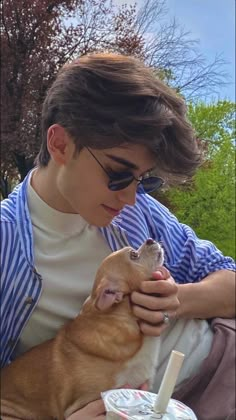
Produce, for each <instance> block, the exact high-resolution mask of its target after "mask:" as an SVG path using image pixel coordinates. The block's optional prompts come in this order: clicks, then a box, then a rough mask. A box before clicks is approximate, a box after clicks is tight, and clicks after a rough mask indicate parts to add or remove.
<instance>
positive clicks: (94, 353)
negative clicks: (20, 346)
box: [1, 241, 165, 420]
mask: <svg viewBox="0 0 236 420" xmlns="http://www.w3.org/2000/svg"><path fill="white" fill-rule="evenodd" d="M137 252H138V254H135V252H134V250H132V248H130V247H126V248H123V249H121V250H119V251H117V252H114V253H112V254H111V255H109V256H108V257H107V258H106V259H105V260H104V261H103V263H102V264H101V266H100V268H99V269H98V271H97V275H96V278H95V282H94V286H93V289H92V292H91V295H90V296H89V298H88V299H87V300H86V301H85V303H84V305H83V307H82V310H81V312H80V314H79V315H78V316H77V317H76V318H75V319H74V320H72V321H70V322H69V323H68V324H66V325H65V326H64V327H62V328H61V329H60V330H59V332H58V334H57V335H56V337H55V338H54V339H52V340H49V341H47V342H45V343H42V344H41V345H39V346H36V347H34V348H33V349H31V350H29V351H28V352H26V353H25V354H23V355H22V356H20V357H19V358H17V359H16V360H15V361H14V362H13V363H11V364H10V365H9V366H7V367H5V368H4V369H3V370H2V373H1V383H2V399H1V415H2V419H3V420H5V419H24V420H29V419H30V420H47V419H48V420H49V419H57V420H63V419H64V418H65V417H67V416H68V415H70V414H71V413H73V412H74V411H76V410H78V409H79V408H82V407H83V406H85V405H86V404H87V403H89V402H90V401H93V400H96V399H98V398H100V394H101V392H102V391H105V390H108V389H113V388H118V387H122V386H123V385H124V384H126V383H129V384H130V385H131V386H132V387H134V388H135V387H138V386H139V385H140V384H141V383H143V382H144V381H146V380H151V379H152V378H151V377H152V375H153V374H154V373H155V366H156V363H157V357H158V348H159V340H160V339H159V338H156V337H144V336H143V335H142V333H141V332H140V329H139V326H138V322H137V319H136V318H135V316H134V315H133V312H132V308H131V303H130V294H131V293H132V291H134V290H139V286H140V283H141V282H142V281H144V280H147V279H148V278H150V276H151V273H152V272H153V271H154V270H156V269H157V268H159V267H160V266H161V265H162V263H163V251H162V249H161V247H160V245H159V244H158V243H156V242H154V241H153V243H152V244H150V241H149V244H148V241H147V244H146V243H145V244H143V245H142V246H141V247H140V248H139V250H138V251H137ZM137 255H139V256H137ZM161 270H165V269H164V267H162V268H161ZM151 354H152V355H153V357H151Z"/></svg>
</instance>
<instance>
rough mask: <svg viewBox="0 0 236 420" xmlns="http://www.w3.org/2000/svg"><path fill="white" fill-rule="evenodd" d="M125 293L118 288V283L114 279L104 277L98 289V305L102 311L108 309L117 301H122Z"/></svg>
mask: <svg viewBox="0 0 236 420" xmlns="http://www.w3.org/2000/svg"><path fill="white" fill-rule="evenodd" d="M123 296H124V293H123V292H121V291H120V290H118V285H117V284H115V282H114V280H112V279H109V278H107V277H103V279H102V281H101V283H100V286H99V287H98V289H97V299H96V303H95V304H96V307H97V308H98V309H99V310H100V311H106V310H107V309H109V308H111V306H112V305H114V304H115V303H119V302H121V301H122V299H123Z"/></svg>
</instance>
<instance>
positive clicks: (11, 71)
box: [1, 0, 224, 196]
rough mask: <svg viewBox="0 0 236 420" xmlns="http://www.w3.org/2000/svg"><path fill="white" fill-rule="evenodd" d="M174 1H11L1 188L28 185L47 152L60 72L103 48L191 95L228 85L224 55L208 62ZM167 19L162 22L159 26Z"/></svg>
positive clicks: (7, 1)
mask: <svg viewBox="0 0 236 420" xmlns="http://www.w3.org/2000/svg"><path fill="white" fill-rule="evenodd" d="M166 12H167V9H166V0H143V6H142V7H141V9H139V10H137V8H136V5H135V3H134V5H131V6H127V5H125V4H123V5H122V6H120V7H118V6H116V4H115V0H40V1H39V0H3V2H2V10H1V14H2V16H1V17H2V20H1V53H2V65H1V92H2V94H1V144H2V146H1V157H2V162H1V173H2V177H1V191H2V194H3V195H4V196H7V194H8V190H9V185H8V184H9V183H8V180H9V178H10V179H12V178H17V179H18V178H19V180H22V179H23V178H24V176H25V175H26V173H27V171H28V170H29V169H30V168H31V167H32V164H33V161H34V158H35V156H36V154H37V152H38V150H39V146H40V141H41V135H40V129H41V127H40V124H41V122H40V121H41V117H40V114H41V106H42V102H43V98H44V96H45V93H46V91H47V89H48V88H49V86H50V85H51V83H52V81H53V80H54V78H55V75H56V73H57V72H58V70H59V68H60V67H61V66H62V65H63V64H64V63H65V62H67V61H69V60H71V59H72V58H73V57H75V56H80V55H83V54H85V53H88V52H92V51H95V50H99V51H113V52H120V53H125V54H131V55H135V56H138V57H141V58H142V59H143V60H144V61H145V62H146V63H147V64H148V65H150V66H152V67H153V68H154V69H155V71H156V72H157V74H158V75H159V77H161V78H162V79H164V80H165V81H166V82H167V83H168V84H169V85H170V86H172V87H174V88H175V89H176V90H177V91H180V92H181V94H183V95H184V96H185V97H186V98H187V97H188V96H189V95H190V96H191V95H192V96H194V95H195V94H197V93H198V94H201V93H202V92H203V91H204V94H205V93H206V87H208V89H209V88H211V90H210V92H211V93H212V89H213V90H214V88H215V87H216V86H217V85H219V84H221V85H222V83H223V76H224V74H223V72H222V70H221V71H220V70H219V66H220V65H222V64H223V61H222V60H221V59H220V58H217V59H216V60H215V62H213V63H210V64H207V63H206V61H205V60H204V58H203V57H202V56H201V54H199V53H198V52H197V49H196V41H194V40H191V39H190V38H189V34H188V33H187V32H184V31H183V30H182V28H181V27H180V26H179V25H178V24H177V23H176V22H175V21H173V22H171V23H169V24H162V18H163V16H164V15H165V13H166ZM157 22H160V23H157Z"/></svg>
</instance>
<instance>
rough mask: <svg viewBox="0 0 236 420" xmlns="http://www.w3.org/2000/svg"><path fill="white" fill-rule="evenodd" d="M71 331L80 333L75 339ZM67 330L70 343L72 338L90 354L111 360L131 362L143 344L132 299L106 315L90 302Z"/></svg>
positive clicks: (126, 298)
mask: <svg viewBox="0 0 236 420" xmlns="http://www.w3.org/2000/svg"><path fill="white" fill-rule="evenodd" d="M87 309H89V310H87ZM72 324H73V326H72ZM74 324H76V328H75V325H74ZM70 328H73V330H74V331H77V335H76V336H75V335H73V334H70ZM65 329H66V333H67V334H66V335H67V338H68V341H70V342H71V337H72V339H73V342H71V344H75V345H76V346H78V347H79V348H80V349H81V350H82V351H84V352H86V353H88V354H92V355H96V356H98V357H104V358H106V359H110V360H111V361H119V360H120V361H124V360H126V359H129V358H130V357H132V356H133V355H134V354H135V353H136V352H137V351H138V350H139V348H140V347H141V345H142V342H143V335H142V334H141V332H140V329H139V326H138V323H137V319H136V318H135V316H134V315H133V314H132V311H131V306H130V298H129V296H126V297H125V298H124V299H123V301H122V302H120V303H119V304H115V305H113V307H112V308H110V310H108V311H105V312H100V311H98V310H97V309H96V308H95V306H94V305H93V304H92V302H91V301H90V300H89V299H88V300H87V301H86V302H85V304H84V307H83V310H82V311H81V313H80V314H79V315H78V316H77V318H75V319H74V321H72V323H69V324H68V325H67V326H65ZM127 342H128V343H129V346H127Z"/></svg>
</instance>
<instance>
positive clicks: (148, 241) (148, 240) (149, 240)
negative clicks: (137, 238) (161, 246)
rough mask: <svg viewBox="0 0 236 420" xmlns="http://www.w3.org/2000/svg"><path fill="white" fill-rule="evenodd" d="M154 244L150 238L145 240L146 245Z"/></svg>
mask: <svg viewBox="0 0 236 420" xmlns="http://www.w3.org/2000/svg"><path fill="white" fill-rule="evenodd" d="M154 243H155V241H154V239H152V238H148V239H147V240H146V245H153V244H154Z"/></svg>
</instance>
